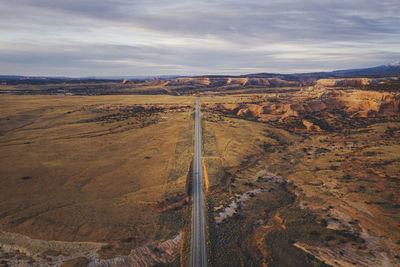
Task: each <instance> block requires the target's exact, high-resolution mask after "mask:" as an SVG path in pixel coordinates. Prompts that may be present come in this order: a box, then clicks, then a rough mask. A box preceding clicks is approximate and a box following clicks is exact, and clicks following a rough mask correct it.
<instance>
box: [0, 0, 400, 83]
mask: <svg viewBox="0 0 400 267" xmlns="http://www.w3.org/2000/svg"><path fill="white" fill-rule="evenodd" d="M0 10H1V11H0V35H1V36H2V39H0V62H1V63H2V64H1V65H0V72H3V73H6V72H8V73H9V72H10V71H15V73H17V74H19V73H21V74H22V73H37V74H52V73H51V72H52V70H57V71H59V72H63V68H64V72H65V73H60V74H65V75H74V76H76V75H82V74H83V75H97V74H101V75H104V73H108V74H109V75H120V74H123V75H126V74H127V72H129V74H131V75H136V74H174V73H176V74H200V73H206V72H207V73H213V72H215V73H243V72H247V71H248V70H254V71H275V72H277V71H280V72H291V71H301V70H303V71H308V70H319V69H335V68H342V67H346V68H347V67H362V66H364V65H365V66H373V65H374V64H380V63H385V62H386V61H387V60H391V59H393V57H398V56H399V53H400V51H399V49H398V48H396V44H398V43H399V42H400V18H399V16H398V14H400V2H398V1H394V0H393V1H392V0H390V1H368V0H354V1H342V0H339V1H316V0H307V1H298V0H281V1H278V0H272V1H261V0H259V1H255V0H249V1H238V0H230V1H227V0H220V1H208V0H204V1H198V0H191V1H187V0H185V1H183V0H176V1H169V0H158V1H155V0H140V1H137V0H136V1H132V0H131V1H128V0H112V1H111V0H79V1H78V0H69V1H53V0H14V1H13V2H12V4H10V3H9V1H6V0H0ZM4 63H7V64H8V66H13V67H12V68H8V67H6V66H4ZM33 70H34V71H33ZM121 72H124V73H121Z"/></svg>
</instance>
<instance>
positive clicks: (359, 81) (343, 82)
mask: <svg viewBox="0 0 400 267" xmlns="http://www.w3.org/2000/svg"><path fill="white" fill-rule="evenodd" d="M371 81H372V80H371V79H368V78H348V79H319V80H318V81H317V82H316V85H319V86H326V87H333V86H352V87H357V86H362V85H369V84H371Z"/></svg>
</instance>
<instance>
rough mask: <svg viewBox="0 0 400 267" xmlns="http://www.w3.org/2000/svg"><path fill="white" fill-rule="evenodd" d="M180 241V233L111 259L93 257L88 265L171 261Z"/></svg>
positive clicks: (101, 266) (111, 266) (106, 266)
mask: <svg viewBox="0 0 400 267" xmlns="http://www.w3.org/2000/svg"><path fill="white" fill-rule="evenodd" d="M181 241H182V233H179V234H178V235H177V236H175V237H174V238H173V239H169V240H164V241H156V242H152V243H149V244H146V245H144V246H141V247H138V248H136V249H133V250H132V251H131V253H130V254H129V255H128V256H118V257H115V258H112V259H95V260H94V261H92V262H90V263H89V265H88V266H89V267H118V266H121V267H122V266H124V267H125V266H135V267H136V266H138V267H139V266H141V267H146V266H154V265H160V264H167V263H169V262H171V260H172V259H173V258H174V255H176V253H178V251H179V248H180V244H181Z"/></svg>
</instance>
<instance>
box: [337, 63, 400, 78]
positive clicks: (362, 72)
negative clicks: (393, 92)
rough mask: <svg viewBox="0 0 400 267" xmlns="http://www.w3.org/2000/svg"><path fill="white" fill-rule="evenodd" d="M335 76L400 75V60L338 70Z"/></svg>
mask: <svg viewBox="0 0 400 267" xmlns="http://www.w3.org/2000/svg"><path fill="white" fill-rule="evenodd" d="M331 73H332V75H334V76H387V75H400V61H397V62H393V63H391V64H387V65H381V66H377V67H372V68H365V69H350V70H336V71H332V72H331Z"/></svg>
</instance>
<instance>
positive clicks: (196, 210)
mask: <svg viewBox="0 0 400 267" xmlns="http://www.w3.org/2000/svg"><path fill="white" fill-rule="evenodd" d="M193 164H194V166H193V186H192V187H193V190H192V191H193V213H192V245H191V253H192V254H191V259H190V261H191V263H190V265H191V266H192V267H194V266H196V267H197V266H207V251H206V233H205V226H206V224H205V212H204V182H203V165H202V159H201V127H200V110H199V99H198V98H196V114H195V135H194V160H193Z"/></svg>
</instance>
